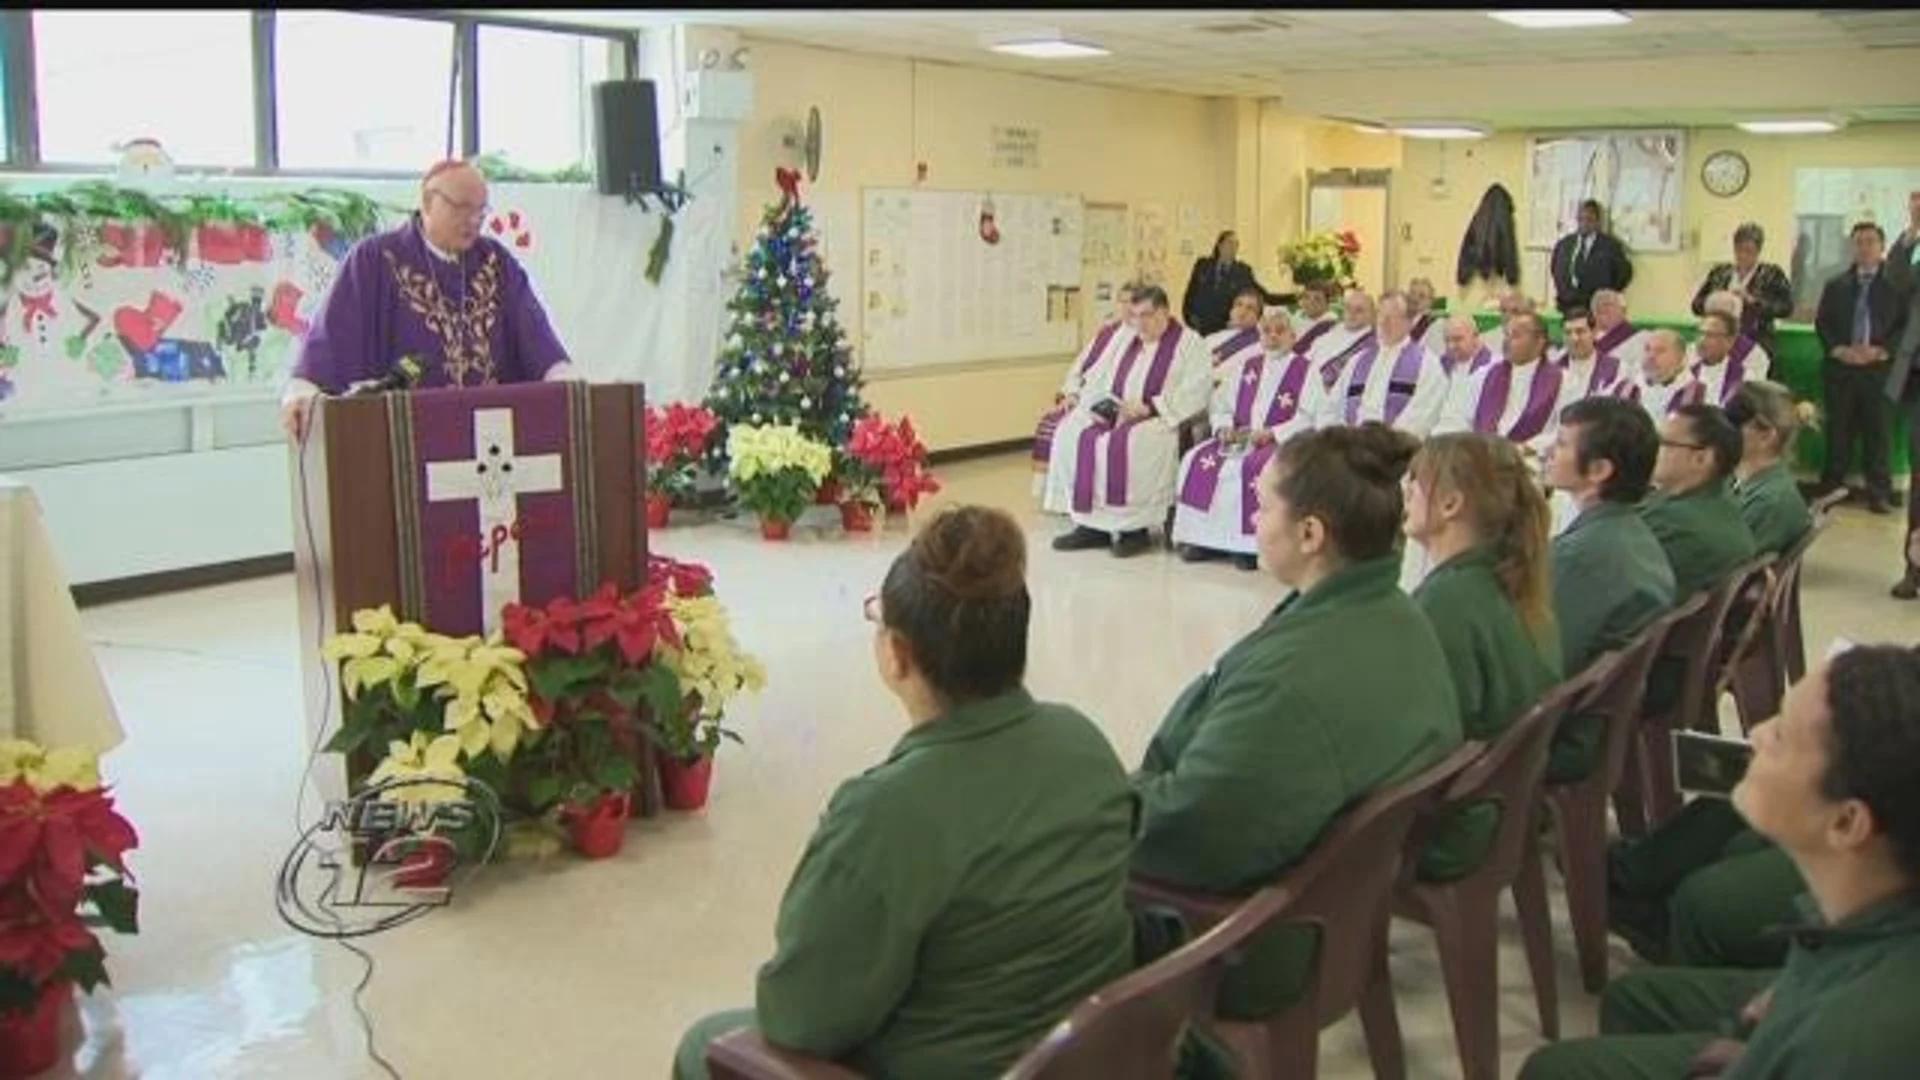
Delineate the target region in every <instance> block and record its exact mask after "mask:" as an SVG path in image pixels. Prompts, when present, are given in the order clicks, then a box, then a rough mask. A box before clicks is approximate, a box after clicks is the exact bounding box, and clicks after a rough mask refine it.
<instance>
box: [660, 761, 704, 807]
mask: <svg viewBox="0 0 1920 1080" xmlns="http://www.w3.org/2000/svg"><path fill="white" fill-rule="evenodd" d="M712 786H713V757H712V755H705V756H702V757H697V758H694V759H693V760H692V761H681V760H679V759H678V758H674V757H671V756H669V757H663V758H661V759H660V790H661V798H662V799H663V800H664V801H665V802H666V804H667V809H669V810H698V809H700V808H701V807H703V806H705V805H707V790H708V789H709V788H711V787H712Z"/></svg>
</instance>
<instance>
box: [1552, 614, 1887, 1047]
mask: <svg viewBox="0 0 1920 1080" xmlns="http://www.w3.org/2000/svg"><path fill="white" fill-rule="evenodd" d="M1753 746H1754V756H1753V762H1752V764H1750V765H1749V766H1748V767H1747V773H1746V776H1745V777H1744V778H1742V779H1741V781H1740V784H1739V786H1738V787H1736V788H1735V789H1734V791H1733V803H1734V806H1735V807H1736V808H1737V809H1738V810H1739V812H1740V814H1741V816H1742V817H1744V818H1746V820H1747V821H1748V822H1750V823H1751V824H1752V826H1753V828H1754V830H1755V831H1757V832H1759V833H1761V834H1762V835H1764V836H1766V837H1767V838H1768V839H1769V840H1772V841H1774V842H1775V843H1778V844H1779V845H1780V848H1781V850H1783V851H1785V852H1787V853H1788V855H1789V856H1791V858H1792V859H1793V862H1794V865H1795V866H1796V867H1797V868H1798V870H1799V872H1800V873H1801V875H1802V876H1803V877H1804V878H1805V880H1806V892H1805V893H1804V894H1802V895H1801V896H1800V897H1799V898H1798V902H1797V905H1796V907H1797V909H1798V910H1797V912H1796V914H1795V917H1794V918H1793V920H1792V923H1793V925H1791V926H1789V927H1786V928H1784V936H1785V937H1786V939H1787V941H1788V942H1789V951H1788V954H1787V959H1786V965H1785V966H1784V967H1783V968H1781V969H1779V970H1778V971H1732V970H1726V969H1702V968H1651V969H1644V970H1641V971H1635V972H1631V973H1629V974H1627V975H1625V976H1623V977H1621V978H1619V979H1617V980H1615V981H1614V982H1613V983H1612V984H1611V985H1609V986H1608V987H1607V991H1606V995H1605V996H1604V997H1603V998H1602V999H1601V1004H1600V1034H1601V1037H1600V1038H1597V1039H1572V1040H1568V1041H1565V1042H1561V1043H1558V1044H1555V1045H1553V1046H1549V1047H1546V1048H1545V1049H1542V1050H1539V1051H1536V1052H1535V1053H1534V1054H1533V1056H1532V1057H1530V1058H1528V1059H1527V1063H1526V1065H1525V1066H1524V1067H1523V1068H1522V1069H1521V1071H1520V1076H1521V1078H1522V1080H1640V1078H1651V1077H1683V1076H1688V1077H1693V1076H1718V1077H1721V1078H1722V1080H1799V1078H1802V1077H1806V1078H1815V1077H1818V1078H1821V1080H1826V1078H1828V1077H1833V1078H1836V1080H1838V1078H1845V1080H1896V1078H1897V1080H1905V1078H1907V1077H1911V1076H1914V1075H1915V1074H1916V1071H1920V1024H1915V1023H1914V1022H1913V1020H1914V1016H1915V1007H1914V997H1913V991H1914V987H1916V986H1920V785H1916V784H1915V783H1914V782H1913V778H1914V776H1915V775H1916V774H1920V652H1917V651H1915V650H1914V649H1913V648H1912V647H1910V646H1894V645H1877V646H1868V647H1860V648H1854V649H1849V650H1848V651H1846V652H1843V653H1841V654H1840V655H1839V656H1836V657H1834V658H1833V659H1832V660H1831V661H1827V662H1823V663H1821V664H1820V665H1818V666H1817V667H1815V668H1814V669H1813V670H1811V671H1809V672H1808V673H1807V677H1806V678H1804V679H1802V680H1800V682H1798V683H1796V684H1794V686H1793V688H1792V689H1790V690H1788V691H1787V696H1786V702H1785V704H1784V705H1783V706H1782V707H1781V710H1780V715H1779V717H1777V718H1775V719H1773V720H1769V721H1767V722H1766V723H1764V724H1761V725H1760V726H1758V727H1756V728H1754V730H1753ZM1736 902H1737V901H1736ZM1729 1034H1731V1035H1732V1036H1733V1038H1730V1039H1729V1038H1724V1037H1723V1036H1726V1035H1729Z"/></svg>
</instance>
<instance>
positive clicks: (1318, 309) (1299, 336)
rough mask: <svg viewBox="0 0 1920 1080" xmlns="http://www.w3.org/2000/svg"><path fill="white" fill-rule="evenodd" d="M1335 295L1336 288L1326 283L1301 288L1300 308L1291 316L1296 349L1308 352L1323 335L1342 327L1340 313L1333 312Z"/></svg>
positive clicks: (1309, 284)
mask: <svg viewBox="0 0 1920 1080" xmlns="http://www.w3.org/2000/svg"><path fill="white" fill-rule="evenodd" d="M1334 295H1335V293H1334V287H1333V286H1332V285H1329V284H1328V283H1326V282H1324V281H1309V282H1307V283H1306V284H1305V285H1302V286H1300V299H1299V301H1298V302H1297V303H1298V307H1297V309H1296V310H1295V311H1294V313H1293V314H1292V315H1291V316H1289V318H1291V319H1292V320H1293V344H1294V348H1296V349H1299V350H1300V351H1301V352H1306V351H1307V350H1308V349H1311V348H1313V343H1314V342H1315V341H1316V340H1318V339H1319V337H1320V335H1321V334H1324V333H1326V332H1327V331H1328V330H1331V329H1333V328H1334V327H1335V326H1338V325H1340V313H1339V312H1337V311H1335V310H1333V298H1334Z"/></svg>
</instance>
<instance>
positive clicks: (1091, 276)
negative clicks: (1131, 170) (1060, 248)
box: [1080, 202, 1134, 337]
mask: <svg viewBox="0 0 1920 1080" xmlns="http://www.w3.org/2000/svg"><path fill="white" fill-rule="evenodd" d="M1128 223H1129V217H1128V214H1127V204H1126V203H1096V202H1090V203H1087V204H1086V209H1085V214H1084V216H1083V218H1082V222H1081V224H1082V229H1083V236H1082V237H1081V244H1080V252H1081V267H1080V280H1081V290H1082V294H1081V295H1082V300H1083V302H1082V304H1081V318H1080V329H1081V334H1082V336H1083V337H1084V336H1087V335H1090V334H1092V333H1093V331H1094V328H1095V327H1097V326H1098V325H1099V324H1100V323H1101V322H1102V321H1104V320H1105V319H1106V318H1107V316H1108V313H1109V312H1111V311H1113V310H1114V304H1115V302H1116V294H1117V293H1118V292H1119V289H1120V286H1121V285H1122V284H1123V283H1124V282H1125V281H1126V280H1127V279H1128V278H1130V277H1132V276H1133V269H1134V268H1133V245H1132V244H1131V242H1130V241H1129V237H1128V232H1127V229H1128Z"/></svg>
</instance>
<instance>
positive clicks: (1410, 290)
mask: <svg viewBox="0 0 1920 1080" xmlns="http://www.w3.org/2000/svg"><path fill="white" fill-rule="evenodd" d="M1433 299H1434V288H1433V279H1432V278H1426V277H1416V278H1412V279H1410V280H1409V281H1408V282H1407V311H1408V313H1409V314H1411V315H1412V316H1413V329H1412V330H1410V331H1408V332H1409V333H1410V334H1412V335H1413V337H1414V340H1416V341H1418V342H1420V343H1421V344H1422V345H1425V346H1426V347H1427V351H1428V352H1430V353H1434V354H1436V355H1437V354H1438V353H1439V352H1440V351H1441V350H1443V349H1445V348H1446V347H1447V338H1446V335H1447V316H1446V315H1445V314H1444V313H1443V312H1439V311H1435V310H1434V307H1433Z"/></svg>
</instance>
